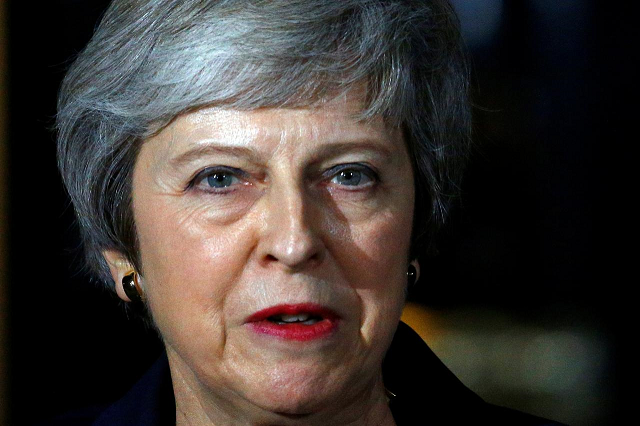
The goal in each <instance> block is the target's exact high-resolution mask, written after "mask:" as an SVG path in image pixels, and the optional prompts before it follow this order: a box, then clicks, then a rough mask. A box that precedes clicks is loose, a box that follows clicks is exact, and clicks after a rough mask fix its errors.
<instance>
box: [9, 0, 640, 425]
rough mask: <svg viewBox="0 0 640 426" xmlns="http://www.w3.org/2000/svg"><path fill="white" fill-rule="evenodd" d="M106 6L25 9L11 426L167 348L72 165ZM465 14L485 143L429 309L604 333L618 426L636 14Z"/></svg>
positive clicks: (609, 409)
mask: <svg viewBox="0 0 640 426" xmlns="http://www.w3.org/2000/svg"><path fill="white" fill-rule="evenodd" d="M106 3H107V2H106V1H89V0H76V1H71V0H66V1H63V0H49V1H47V2H40V3H38V5H37V6H35V5H34V4H33V3H32V2H24V1H10V2H9V4H8V17H9V23H8V24H9V28H8V29H9V43H10V44H9V67H10V68H9V71H10V74H9V88H10V92H9V142H10V143H9V146H8V150H9V152H8V156H9V157H8V158H9V164H8V176H9V177H10V187H9V201H10V204H9V221H10V233H9V235H8V237H9V249H10V251H9V259H8V260H9V262H8V264H9V265H10V269H9V270H8V271H7V272H8V274H9V280H8V282H9V301H10V312H9V314H10V317H9V318H10V321H9V324H8V326H9V331H10V341H9V342H10V346H9V348H8V349H9V355H10V363H9V366H10V393H9V395H10V396H11V400H10V401H5V403H8V407H9V410H10V415H11V418H10V424H16V425H17V424H31V423H33V422H35V421H39V420H42V419H45V418H50V417H51V416H52V415H55V414H57V413H60V412H65V411H68V410H69V409H73V408H78V407H84V406H87V405H91V404H94V403H100V402H105V401H109V400H112V399H114V398H116V397H117V396H118V395H120V394H121V393H123V392H124V391H125V390H126V389H127V388H128V387H129V386H130V385H131V384H132V383H133V382H135V381H136V379H137V377H138V376H139V375H140V374H141V373H142V372H143V371H144V370H145V368H146V366H148V365H149V364H150V363H151V362H152V361H153V359H154V358H155V356H156V355H157V353H158V352H159V350H160V346H159V343H158V342H157V340H156V339H155V337H154V336H153V333H151V332H147V331H145V330H144V327H142V325H141V324H139V323H138V322H136V321H131V320H129V319H128V318H127V317H126V315H124V311H123V310H122V308H121V307H119V306H120V305H119V303H118V302H117V300H116V297H115V296H114V295H111V294H110V293H108V292H106V291H104V290H100V288H99V287H98V286H97V285H95V284H92V283H90V280H89V277H88V276H87V275H86V274H85V273H83V272H82V270H81V263H82V262H81V258H80V253H79V251H78V250H77V247H78V244H79V243H78V237H77V228H76V226H75V225H74V223H73V212H72V208H71V207H70V205H69V201H68V198H67V197H66V194H65V191H64V189H63V188H62V185H61V182H60V178H59V175H58V172H57V169H56V164H55V144H54V135H53V132H52V131H51V127H52V125H53V117H54V115H55V103H56V92H57V88H58V85H59V83H60V80H61V78H62V76H63V75H64V71H65V69H66V67H67V66H68V64H69V62H70V60H71V59H72V58H73V56H74V54H75V53H77V52H78V51H79V50H80V49H81V48H82V46H83V45H84V44H85V43H86V42H87V41H88V39H89V37H90V36H91V34H92V32H93V29H94V26H95V25H96V22H97V20H98V19H99V17H100V15H101V13H102V11H103V9H104V7H105V5H106ZM454 3H456V5H457V7H458V8H459V11H460V15H461V19H462V23H463V29H464V34H465V38H466V40H467V44H468V47H469V50H470V53H471V59H472V67H473V70H474V84H473V87H474V104H475V118H474V121H475V141H476V142H475V147H474V150H473V153H472V157H471V161H470V165H469V168H468V171H467V173H466V177H465V180H464V183H463V186H462V189H463V198H462V202H461V204H460V205H459V206H457V208H456V209H455V210H454V212H453V216H452V220H451V222H450V224H449V226H448V227H447V229H445V232H444V233H443V236H442V243H441V252H440V254H439V255H438V256H437V257H436V258H435V259H432V260H431V261H429V262H425V264H423V265H422V268H423V277H428V281H427V279H426V278H423V280H422V281H423V284H422V285H421V286H420V287H419V288H418V289H417V290H416V291H415V292H414V294H412V296H411V298H412V300H414V301H417V302H420V303H422V304H425V305H426V306H427V308H428V309H430V310H431V311H433V312H436V313H438V312H440V313H442V312H447V313H449V312H456V311H459V310H467V309H482V310H486V311H489V312H500V313H504V314H506V315H508V316H509V318H514V321H516V322H518V323H524V324H529V323H535V324H536V325H537V326H539V327H543V328H545V327H546V328H548V329H550V330H554V329H556V328H562V329H566V327H573V328H574V329H579V330H586V331H587V332H588V333H591V334H595V335H597V336H599V340H597V341H598V342H599V343H598V344H600V345H602V347H603V350H604V353H605V354H606V356H605V357H604V358H603V359H604V360H605V362H604V365H602V366H601V368H602V372H601V374H600V375H599V376H598V377H599V379H598V380H599V381H598V382H597V383H596V385H595V386H596V387H597V389H594V390H593V394H594V395H606V398H604V399H602V398H601V397H596V396H594V397H593V398H594V399H593V403H594V404H600V407H601V409H600V411H598V412H597V413H596V414H595V417H594V419H593V420H592V421H584V420H580V422H582V423H583V424H615V423H617V419H619V417H617V416H619V411H620V410H619V409H620V407H621V406H622V402H620V400H621V398H622V396H623V392H622V380H621V378H622V374H621V368H620V365H621V363H622V361H621V360H622V356H623V354H624V352H623V350H622V342H623V340H624V339H625V333H624V331H623V330H624V329H625V325H626V324H627V316H629V317H630V314H629V313H628V312H629V311H628V304H627V303H625V302H624V300H625V298H627V296H626V293H625V292H626V291H627V290H626V289H627V287H628V285H626V284H627V283H628V281H629V279H628V278H626V279H624V280H623V278H622V276H621V275H620V271H621V270H622V269H623V264H624V263H625V262H626V260H624V259H626V256H625V255H624V254H623V253H624V248H623V247H625V246H624V245H623V244H621V241H623V240H626V238H624V236H625V235H624V234H625V233H627V232H629V230H627V229H626V227H625V226H623V225H621V222H622V220H623V218H624V217H626V215H628V213H627V214H626V215H625V214H623V213H622V212H624V211H627V210H626V209H625V208H624V206H625V205H626V204H627V202H626V201H625V200H626V199H627V198H630V197H629V195H631V194H629V193H626V192H625V190H623V188H622V186H623V182H624V180H623V179H622V178H618V177H615V178H614V176H615V175H616V174H617V172H618V171H619V170H620V169H621V168H622V163H623V161H622V160H623V159H624V158H625V157H628V156H630V155H631V154H630V151H629V147H630V146H631V145H635V144H637V142H636V143H631V142H632V141H630V140H629V138H630V137H633V136H628V135H627V133H626V132H625V128H627V129H630V128H631V125H632V124H631V123H633V120H634V119H635V120H636V121H637V119H636V118H635V117H632V116H631V110H632V105H633V104H632V103H631V93H632V91H633V90H635V89H636V88H637V77H638V75H637V70H638V69H637V66H635V67H632V66H631V63H632V62H631V61H630V56H631V55H632V54H633V55H636V54H635V53H632V52H633V51H634V50H638V47H637V44H635V43H632V42H631V36H632V34H631V33H632V30H631V24H630V22H629V21H630V20H627V19H626V18H627V17H628V16H630V11H625V10H620V9H615V8H613V7H612V6H610V4H611V3H610V2H609V3H608V4H602V3H600V2H596V1H589V0H571V1H550V0H545V1H542V0H525V1H515V0H505V1H499V0H491V1H488V0H485V1H477V2H471V1H463V0H460V1H456V2H454ZM472 3H473V4H472ZM636 56H637V55H636ZM634 108H635V109H636V110H637V107H634ZM634 193H635V192H634ZM632 281H633V279H632ZM623 282H624V283H625V284H623ZM583 393H584V392H583ZM588 393H589V390H587V394H588ZM598 398H600V399H598ZM571 403H572V402H571V401H567V404H571ZM560 420H564V421H569V420H570V419H560Z"/></svg>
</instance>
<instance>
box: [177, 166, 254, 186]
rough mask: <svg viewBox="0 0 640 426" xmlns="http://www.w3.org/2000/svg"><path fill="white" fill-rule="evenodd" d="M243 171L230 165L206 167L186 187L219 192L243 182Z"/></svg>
mask: <svg viewBox="0 0 640 426" xmlns="http://www.w3.org/2000/svg"><path fill="white" fill-rule="evenodd" d="M243 175H244V173H243V172H242V171H241V170H239V169H235V168H231V167H208V168H206V169H204V170H202V171H201V172H199V173H198V174H197V175H196V176H195V177H194V178H193V179H192V180H191V182H189V186H188V187H187V189H191V188H193V187H196V188H198V189H201V190H204V191H211V192H220V191H224V190H226V189H230V187H232V186H234V185H238V184H241V183H243V179H242V176H243Z"/></svg>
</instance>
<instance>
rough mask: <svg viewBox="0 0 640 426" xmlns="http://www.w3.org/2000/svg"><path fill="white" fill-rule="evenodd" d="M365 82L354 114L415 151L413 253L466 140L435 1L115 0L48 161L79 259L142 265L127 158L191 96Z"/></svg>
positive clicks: (453, 37)
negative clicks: (107, 255)
mask: <svg viewBox="0 0 640 426" xmlns="http://www.w3.org/2000/svg"><path fill="white" fill-rule="evenodd" d="M357 84H365V85H366V88H367V95H366V96H367V99H366V103H365V106H364V108H363V111H362V113H361V114H362V118H363V119H366V118H369V117H372V116H380V115H381V116H383V117H385V119H386V120H388V122H389V123H392V125H395V126H402V128H403V130H404V134H405V137H406V142H407V146H408V149H409V152H410V154H411V156H412V159H413V166H414V175H415V180H416V209H415V216H414V235H413V246H412V256H413V257H416V256H418V255H420V254H422V253H424V252H425V250H428V249H430V248H431V247H432V241H433V237H434V235H435V232H436V231H437V229H438V228H439V227H440V226H441V225H442V224H443V223H444V220H445V218H446V216H447V211H448V209H449V206H450V204H451V202H452V200H453V199H454V198H455V197H456V195H457V193H458V183H459V181H460V175H461V171H462V167H463V164H464V159H465V156H466V152H467V147H468V143H469V139H470V138H469V133H470V130H469V129H470V118H469V106H468V101H467V91H468V76H467V70H466V66H465V61H464V55H463V52H462V49H461V47H460V36H459V30H458V23H457V18H456V17H455V14H454V12H453V10H452V8H451V6H450V5H449V3H448V2H447V1H446V0H429V1H419V0H208V1H207V0H115V1H113V2H112V4H111V5H110V7H109V8H108V10H107V11H106V13H105V15H104V18H103V19H102V22H101V23H100V25H99V26H98V28H97V30H96V32H95V34H94V36H93V38H92V39H91V41H90V42H89V44H88V45H87V46H86V48H85V49H84V51H82V52H81V53H80V54H79V55H78V58H77V59H76V61H75V62H74V64H73V65H72V66H71V68H70V70H69V72H68V73H67V75H66V77H65V79H64V81H63V83H62V87H61V90H60V95H59V99H58V115H57V121H56V124H57V130H58V163H59V168H60V170H61V173H62V176H63V179H64V182H65V185H66V187H67V190H68V192H69V195H70V197H71V200H72V202H73V205H74V207H75V210H76V214H77V216H78V220H79V223H80V232H81V236H82V239H83V244H84V249H85V253H86V258H87V265H88V266H89V268H90V269H92V270H93V271H94V272H95V273H96V274H97V275H98V277H100V278H102V279H103V280H104V281H105V282H111V279H110V274H109V271H108V268H107V265H106V263H105V261H104V259H103V257H102V254H101V252H102V250H107V249H108V250H116V251H119V252H120V253H123V254H124V255H125V256H126V257H127V258H128V259H129V260H130V261H131V262H132V264H133V265H134V266H135V267H136V268H137V269H138V270H141V269H140V268H141V265H140V260H139V255H138V253H137V237H136V229H135V223H134V221H133V212H132V203H131V188H132V174H133V167H134V164H135V161H136V157H137V153H138V150H139V148H140V144H141V143H142V141H143V140H144V139H145V138H147V137H149V136H151V135H152V134H154V133H156V132H158V131H160V130H162V128H163V127H165V126H166V125H167V124H168V123H169V122H170V121H171V120H172V119H174V118H175V117H176V116H178V115H180V114H184V113H186V112H189V111H192V110H195V109H197V108H200V107H203V106H219V107H223V108H230V109H239V110H251V109H256V108H263V107H274V108H283V107H299V106H312V105H314V104H315V103H316V102H318V101H319V100H322V99H323V98H325V97H327V96H334V95H335V94H336V93H338V94H339V93H344V92H345V91H347V90H349V89H350V88H352V87H354V86H355V85H357Z"/></svg>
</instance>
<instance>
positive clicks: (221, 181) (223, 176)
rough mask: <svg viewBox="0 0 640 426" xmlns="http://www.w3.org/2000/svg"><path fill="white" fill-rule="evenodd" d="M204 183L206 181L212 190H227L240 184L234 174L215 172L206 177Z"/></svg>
mask: <svg viewBox="0 0 640 426" xmlns="http://www.w3.org/2000/svg"><path fill="white" fill-rule="evenodd" d="M203 181H206V183H207V185H209V186H210V187H212V188H226V187H228V186H231V185H233V184H234V183H237V182H238V178H237V177H236V176H234V175H232V174H229V173H226V172H222V173H220V172H215V173H213V174H210V175H209V176H206V178H205V179H203Z"/></svg>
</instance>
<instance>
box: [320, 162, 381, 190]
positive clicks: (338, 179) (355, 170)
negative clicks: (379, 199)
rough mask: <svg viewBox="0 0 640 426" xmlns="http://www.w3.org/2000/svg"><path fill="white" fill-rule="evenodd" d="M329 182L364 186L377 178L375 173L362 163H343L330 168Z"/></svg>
mask: <svg viewBox="0 0 640 426" xmlns="http://www.w3.org/2000/svg"><path fill="white" fill-rule="evenodd" d="M331 172H333V176H332V177H331V181H330V182H331V183H334V184H338V185H341V186H353V187H358V186H360V187H361V186H366V185H369V184H372V183H374V182H375V181H376V180H377V175H376V173H375V172H374V171H373V170H371V168H369V167H367V166H365V165H362V164H343V165H340V166H337V167H334V168H333V169H331Z"/></svg>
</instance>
